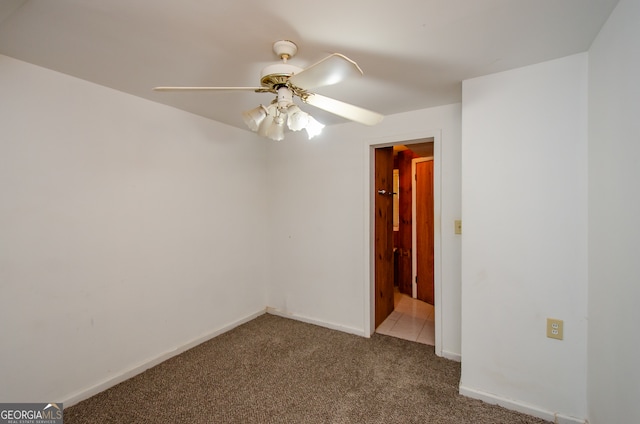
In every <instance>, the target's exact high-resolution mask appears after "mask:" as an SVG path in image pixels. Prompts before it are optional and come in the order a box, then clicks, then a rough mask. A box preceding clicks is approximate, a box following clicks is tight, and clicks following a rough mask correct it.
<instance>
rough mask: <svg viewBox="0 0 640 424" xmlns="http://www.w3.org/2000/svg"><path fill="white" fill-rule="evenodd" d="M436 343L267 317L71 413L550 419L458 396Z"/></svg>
mask: <svg viewBox="0 0 640 424" xmlns="http://www.w3.org/2000/svg"><path fill="white" fill-rule="evenodd" d="M459 380H460V364H459V363H457V362H453V361H449V360H446V359H443V358H439V357H437V356H436V355H435V354H434V349H433V347H432V346H427V345H423V344H418V343H414V342H410V341H406V340H400V339H395V338H392V337H388V336H382V335H378V334H375V335H374V336H373V337H372V338H371V339H366V338H363V337H358V336H354V335H350V334H345V333H342V332H339V331H333V330H329V329H326V328H322V327H318V326H315V325H311V324H305V323H302V322H298V321H294V320H290V319H286V318H281V317H277V316H273V315H263V316H260V317H258V318H256V319H255V320H253V321H251V322H248V323H246V324H244V325H242V326H239V327H237V328H235V329H233V330H231V331H229V332H227V333H225V334H223V335H221V336H218V337H216V338H214V339H212V340H210V341H208V342H205V343H203V344H201V345H199V346H197V347H195V348H193V349H191V350H189V351H187V352H185V353H183V354H181V355H179V356H176V357H174V358H171V359H169V360H167V361H165V362H163V363H162V364H159V365H157V366H156V367H153V368H151V369H149V370H147V371H145V372H144V373H142V374H140V375H137V376H136V377H133V378H131V379H129V380H127V381H125V382H123V383H121V384H118V385H117V386H115V387H112V388H111V389H109V390H106V391H104V392H102V393H100V394H98V395H96V396H94V397H92V398H89V399H87V400H85V401H83V402H80V403H78V404H77V405H74V406H72V407H69V408H66V409H65V410H64V422H65V424H76V423H203V424H204V423H207V424H210V423H296V424H302V423H305V424H306V423H434V424H440V423H451V424H462V423H470V424H471V423H473V424H481V423H491V424H497V423H504V424H507V423H509V424H511V423H519V424H529V423H531V424H533V423H545V422H546V421H544V420H540V419H537V418H533V417H529V416H527V415H523V414H519V413H516V412H512V411H508V410H506V409H504V408H501V407H498V406H493V405H488V404H485V403H483V402H481V401H478V400H473V399H469V398H465V397H463V396H460V395H459V394H458V382H459Z"/></svg>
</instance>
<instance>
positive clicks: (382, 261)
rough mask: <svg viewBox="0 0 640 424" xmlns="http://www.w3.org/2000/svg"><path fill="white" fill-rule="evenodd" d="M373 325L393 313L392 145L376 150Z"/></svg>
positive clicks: (376, 324)
mask: <svg viewBox="0 0 640 424" xmlns="http://www.w3.org/2000/svg"><path fill="white" fill-rule="evenodd" d="M373 190H374V191H373V196H374V198H375V208H374V209H375V227H374V228H375V229H374V238H375V246H374V254H375V259H374V262H375V271H374V273H375V291H376V293H375V326H376V327H378V326H379V325H380V324H382V322H383V321H384V320H385V319H386V318H387V317H388V316H389V314H390V313H391V312H393V147H383V148H379V149H375V178H374V189H373Z"/></svg>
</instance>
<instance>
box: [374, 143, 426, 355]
mask: <svg viewBox="0 0 640 424" xmlns="http://www.w3.org/2000/svg"><path fill="white" fill-rule="evenodd" d="M392 149H393V160H392V162H393V166H391V165H390V162H391V151H392ZM374 152H375V154H374V168H375V172H374V178H373V184H374V188H375V190H374V191H373V196H375V197H374V199H375V201H374V203H375V210H374V212H375V213H374V214H373V216H372V221H374V234H373V236H374V240H375V243H374V257H373V260H374V280H375V281H374V292H375V298H374V305H372V306H373V308H374V309H375V320H374V326H375V329H376V331H377V332H379V333H382V334H388V335H392V336H396V337H400V338H405V339H409V340H413V341H418V342H422V343H426V344H431V345H435V313H434V307H433V306H434V304H435V297H434V268H435V266H434V241H435V240H434V225H433V217H434V190H433V157H434V141H433V138H432V139H424V140H414V141H413V142H404V143H396V144H394V145H392V146H385V147H377V148H374ZM417 175H419V178H418V179H417V180H416V176H417ZM392 176H393V185H392V184H391V182H390V181H389V180H390V179H391V178H392ZM392 201H393V214H391V207H392ZM416 217H417V218H418V219H417V220H416ZM427 224H428V225H427ZM392 229H393V232H392ZM389 234H393V236H392V237H389ZM391 252H393V253H392V254H391ZM416 277H417V278H416ZM418 297H419V299H420V300H418V299H417V298H418ZM391 303H392V304H391Z"/></svg>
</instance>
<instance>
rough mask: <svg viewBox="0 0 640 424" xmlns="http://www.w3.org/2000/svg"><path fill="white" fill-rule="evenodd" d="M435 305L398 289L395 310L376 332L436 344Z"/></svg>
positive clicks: (395, 296) (395, 297)
mask: <svg viewBox="0 0 640 424" xmlns="http://www.w3.org/2000/svg"><path fill="white" fill-rule="evenodd" d="M433 312H434V311H433V306H432V305H429V304H428V303H425V302H423V301H421V300H418V299H413V298H412V297H411V296H407V295H406V294H402V293H400V292H398V291H397V290H396V292H395V295H394V311H393V312H391V314H390V315H389V316H388V317H387V319H386V320H384V322H383V323H382V324H380V325H379V326H378V328H376V333H379V334H384V335H387V336H392V337H397V338H399V339H405V340H411V341H414V342H418V343H423V344H428V345H431V346H435V322H434V315H433Z"/></svg>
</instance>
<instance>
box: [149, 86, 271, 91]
mask: <svg viewBox="0 0 640 424" xmlns="http://www.w3.org/2000/svg"><path fill="white" fill-rule="evenodd" d="M263 89H264V87H154V88H153V91H233V90H235V91H258V90H263Z"/></svg>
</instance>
